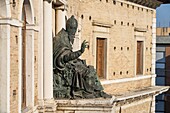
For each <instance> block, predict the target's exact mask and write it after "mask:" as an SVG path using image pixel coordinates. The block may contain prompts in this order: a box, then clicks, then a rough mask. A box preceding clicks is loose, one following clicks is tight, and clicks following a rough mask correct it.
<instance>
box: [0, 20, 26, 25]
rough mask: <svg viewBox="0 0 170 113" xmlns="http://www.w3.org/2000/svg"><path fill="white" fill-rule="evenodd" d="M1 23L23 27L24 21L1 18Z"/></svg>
mask: <svg viewBox="0 0 170 113" xmlns="http://www.w3.org/2000/svg"><path fill="white" fill-rule="evenodd" d="M0 25H12V26H17V27H22V26H23V22H22V21H20V20H17V19H13V18H0Z"/></svg>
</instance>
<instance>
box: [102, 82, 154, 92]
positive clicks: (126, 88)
mask: <svg viewBox="0 0 170 113" xmlns="http://www.w3.org/2000/svg"><path fill="white" fill-rule="evenodd" d="M149 86H151V79H143V80H137V81H130V82H122V83H112V84H107V85H103V87H104V91H106V92H107V93H109V94H112V95H121V94H124V93H128V92H130V91H133V90H140V89H143V88H146V87H149Z"/></svg>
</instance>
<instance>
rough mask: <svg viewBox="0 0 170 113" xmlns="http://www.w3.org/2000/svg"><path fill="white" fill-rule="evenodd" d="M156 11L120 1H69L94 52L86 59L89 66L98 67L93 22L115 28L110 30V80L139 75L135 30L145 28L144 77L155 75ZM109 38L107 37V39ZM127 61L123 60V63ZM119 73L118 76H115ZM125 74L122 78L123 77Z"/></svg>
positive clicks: (90, 49) (89, 51)
mask: <svg viewBox="0 0 170 113" xmlns="http://www.w3.org/2000/svg"><path fill="white" fill-rule="evenodd" d="M153 13H154V12H153V11H152V10H151V9H148V8H146V7H142V6H140V5H136V4H132V3H130V2H120V1H117V2H116V4H113V1H112V0H108V2H106V1H104V0H102V1H100V0H95V1H93V2H91V1H90V0H85V1H79V0H69V1H68V16H69V17H70V16H71V15H75V17H76V18H77V19H81V23H80V21H79V25H81V28H82V29H81V31H80V32H81V41H83V40H85V39H86V40H87V41H89V45H90V48H89V50H86V51H85V53H84V54H83V56H82V58H84V59H87V64H91V65H95V60H96V59H95V56H94V54H95V52H96V51H94V48H96V47H95V45H94V41H93V39H94V38H95V37H94V33H93V31H94V26H92V22H93V21H94V20H95V21H98V22H102V23H106V24H107V23H108V24H112V25H113V26H112V27H111V28H110V29H109V37H108V39H109V42H108V43H109V47H108V48H107V49H108V51H109V58H108V59H107V61H108V62H107V65H108V76H109V77H108V78H109V79H118V78H127V77H134V75H135V69H134V66H135V60H134V59H135V55H134V53H135V49H136V48H135V37H134V28H135V27H137V28H145V29H146V30H147V31H146V32H145V33H143V36H144V37H145V45H146V48H144V49H145V56H144V57H145V69H144V75H149V74H151V58H152V57H151V49H152V43H151V42H152V17H153ZM103 38H105V37H103ZM113 48H115V49H113ZM93 52H94V53H93ZM122 59H123V60H122ZM113 73H115V74H113ZM120 73H121V74H120Z"/></svg>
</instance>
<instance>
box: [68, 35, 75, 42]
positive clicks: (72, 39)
mask: <svg viewBox="0 0 170 113" xmlns="http://www.w3.org/2000/svg"><path fill="white" fill-rule="evenodd" d="M68 37H69V40H70V42H71V43H72V44H73V43H74V38H75V35H69V36H68Z"/></svg>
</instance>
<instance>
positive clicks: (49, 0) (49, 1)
mask: <svg viewBox="0 0 170 113" xmlns="http://www.w3.org/2000/svg"><path fill="white" fill-rule="evenodd" d="M43 1H47V2H48V3H51V2H52V1H53V0H43Z"/></svg>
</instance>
